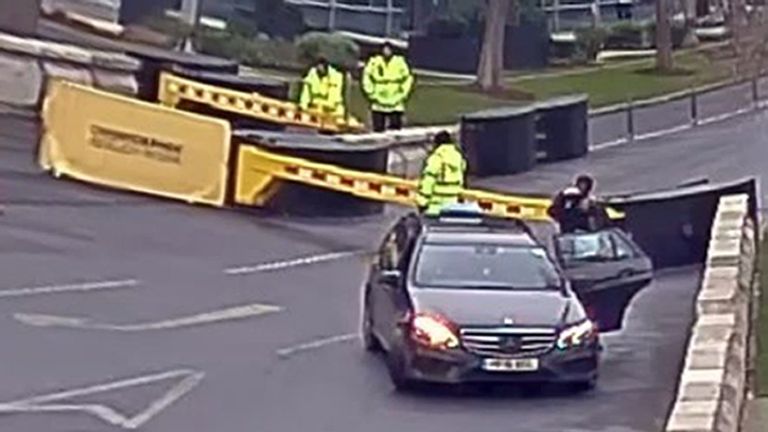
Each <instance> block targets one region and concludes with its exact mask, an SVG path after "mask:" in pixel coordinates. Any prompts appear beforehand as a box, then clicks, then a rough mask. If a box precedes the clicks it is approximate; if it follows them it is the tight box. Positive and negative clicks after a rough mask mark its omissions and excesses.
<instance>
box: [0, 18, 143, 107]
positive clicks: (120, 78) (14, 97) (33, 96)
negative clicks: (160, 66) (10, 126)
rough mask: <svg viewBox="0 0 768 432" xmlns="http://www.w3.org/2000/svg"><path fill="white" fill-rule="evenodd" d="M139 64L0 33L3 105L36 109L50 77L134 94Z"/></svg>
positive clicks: (115, 55) (116, 56)
mask: <svg viewBox="0 0 768 432" xmlns="http://www.w3.org/2000/svg"><path fill="white" fill-rule="evenodd" d="M139 67H140V63H139V61H138V60H136V59H133V58H131V57H128V56H126V55H124V54H119V53H112V52H106V51H98V50H92V49H85V48H81V47H77V46H73V45H66V44H60V43H55V42H49V41H43V40H38V39H31V38H21V37H17V36H13V35H10V34H6V33H0V104H4V105H9V106H12V107H15V108H20V109H35V108H36V107H38V106H39V105H40V103H41V100H42V98H43V97H44V94H45V89H44V87H45V85H46V82H47V81H48V80H49V79H51V78H66V79H68V80H72V81H76V82H79V83H83V84H87V85H93V86H96V87H98V88H101V89H104V90H109V91H113V92H119V93H123V94H128V95H135V94H136V93H137V91H138V83H137V81H136V77H135V75H136V72H137V71H138V70H139Z"/></svg>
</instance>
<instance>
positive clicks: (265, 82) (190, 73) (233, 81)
mask: <svg viewBox="0 0 768 432" xmlns="http://www.w3.org/2000/svg"><path fill="white" fill-rule="evenodd" d="M170 72H172V73H174V74H176V75H178V76H180V77H183V78H189V79H192V80H195V81H199V82H202V83H205V84H210V85H214V86H217V87H223V88H227V89H230V90H236V91H241V92H245V93H259V94H261V95H263V96H267V97H271V98H275V99H281V100H287V99H288V87H289V85H288V82H287V81H280V80H275V79H267V78H260V77H244V76H239V75H236V74H231V73H218V72H210V71H205V70H193V69H187V68H183V67H180V66H173V67H172V68H171V70H170ZM179 108H181V109H183V110H186V111H192V112H196V113H199V114H204V115H209V116H212V117H217V118H221V119H224V120H227V121H229V122H230V124H231V125H232V128H233V129H263V130H268V131H283V130H285V126H284V125H281V124H278V123H274V122H267V121H263V120H257V119H253V118H248V117H246V116H243V115H242V114H238V113H233V112H229V111H224V110H220V109H216V108H213V107H211V106H208V105H205V104H200V103H196V102H191V101H181V103H180V104H179Z"/></svg>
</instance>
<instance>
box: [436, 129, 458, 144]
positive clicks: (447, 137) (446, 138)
mask: <svg viewBox="0 0 768 432" xmlns="http://www.w3.org/2000/svg"><path fill="white" fill-rule="evenodd" d="M434 141H435V144H437V145H442V144H450V143H451V141H453V140H452V139H451V134H450V133H449V132H448V131H440V132H438V133H437V135H435V140H434Z"/></svg>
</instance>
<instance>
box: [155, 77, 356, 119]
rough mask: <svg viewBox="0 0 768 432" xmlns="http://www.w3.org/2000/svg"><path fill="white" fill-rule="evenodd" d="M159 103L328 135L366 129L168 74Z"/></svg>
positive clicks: (266, 99)
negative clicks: (185, 103) (192, 106)
mask: <svg viewBox="0 0 768 432" xmlns="http://www.w3.org/2000/svg"><path fill="white" fill-rule="evenodd" d="M158 99H159V100H160V102H161V103H162V104H163V105H166V106H170V107H176V106H178V105H179V103H180V102H181V101H189V102H196V103H200V104H204V105H207V106H210V107H212V108H216V109H219V110H222V111H227V112H231V113H235V114H240V115H242V116H246V117H252V118H255V119H258V120H264V121H269V122H273V123H278V124H284V125H289V126H301V127H307V128H312V129H317V130H321V131H326V132H335V133H339V132H360V131H363V130H364V129H365V127H364V125H363V124H362V123H360V122H359V121H358V120H356V119H355V118H354V117H352V116H349V117H348V118H345V117H337V116H334V115H331V114H327V113H320V112H314V111H303V110H301V109H300V108H299V106H298V105H296V104H294V103H291V102H286V101H282V100H278V99H273V98H269V97H266V96H262V95H260V94H258V93H246V92H241V91H237V90H230V89H226V88H222V87H217V86H212V85H210V84H204V83H201V82H198V81H194V80H191V79H187V78H182V77H179V76H176V75H173V74H170V73H167V72H163V73H161V74H160V88H159V91H158Z"/></svg>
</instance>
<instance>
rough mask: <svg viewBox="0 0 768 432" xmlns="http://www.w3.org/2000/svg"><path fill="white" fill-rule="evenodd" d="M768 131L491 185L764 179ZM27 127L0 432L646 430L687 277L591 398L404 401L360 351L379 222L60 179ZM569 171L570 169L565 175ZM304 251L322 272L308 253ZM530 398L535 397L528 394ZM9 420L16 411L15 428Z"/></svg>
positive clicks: (1, 172) (11, 155)
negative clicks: (45, 169) (276, 212)
mask: <svg viewBox="0 0 768 432" xmlns="http://www.w3.org/2000/svg"><path fill="white" fill-rule="evenodd" d="M763 124H765V118H764V117H763V116H760V117H749V118H742V119H738V120H732V121H729V122H727V123H725V124H723V125H722V128H719V129H715V128H712V127H704V128H701V129H697V130H695V131H692V132H687V133H685V134H681V135H679V136H675V137H669V138H667V139H664V140H663V141H647V142H644V143H642V144H641V145H637V146H635V147H617V148H613V149H609V150H604V151H602V152H600V153H598V154H595V155H593V156H590V157H589V158H587V159H585V160H583V161H577V162H570V163H565V164H559V165H556V166H555V165H553V166H548V167H544V168H542V169H540V170H537V171H536V172H533V173H529V174H526V175H523V176H516V177H512V178H507V179H495V180H493V181H488V182H486V183H487V184H489V185H492V186H494V187H498V188H502V189H508V188H511V187H514V188H517V189H527V190H536V191H538V192H541V191H543V190H551V187H553V186H554V185H558V186H559V185H560V184H561V183H562V182H564V181H565V176H567V175H569V174H571V173H573V172H576V171H577V170H581V169H586V168H589V169H593V170H594V171H595V172H596V173H597V176H598V180H599V181H601V185H603V187H604V188H605V189H608V190H612V191H620V190H627V189H635V188H637V182H642V184H643V185H645V186H650V187H653V186H663V185H669V184H671V183H675V182H677V181H680V180H684V179H686V178H688V177H690V176H693V175H696V174H699V173H712V174H713V175H714V176H715V177H716V178H718V179H730V178H736V177H740V176H742V175H745V174H754V173H762V172H763V171H764V167H763V166H761V165H763V164H761V160H762V161H764V160H766V159H765V154H764V153H763V152H765V151H768V150H765V149H764V145H763V144H762V143H761V140H762V137H764V136H766V135H765V133H766V131H765V130H764V126H763ZM34 134H35V130H34V128H33V127H31V125H30V124H29V123H26V122H23V121H18V120H10V119H0V152H2V156H3V157H2V158H0V184H2V189H1V192H0V193H2V195H1V196H2V199H3V201H4V202H6V203H7V204H8V205H7V208H6V214H5V215H3V216H1V217H0V227H1V228H0V252H1V253H2V260H0V274H2V275H3V276H2V279H0V282H1V283H0V339H1V340H4V341H5V346H6V349H4V350H2V351H0V364H1V365H3V375H4V377H5V379H4V380H3V386H2V388H0V413H2V412H4V413H8V414H7V415H0V430H13V431H16V432H40V431H50V432H71V431H78V432H96V431H99V432H101V431H109V432H111V431H120V430H127V429H132V428H133V429H138V430H142V431H151V432H155V431H157V432H160V431H163V432H188V431H216V432H240V431H243V432H245V431H248V432H252V431H254V430H259V431H296V430H312V431H333V432H343V431H360V430H365V431H371V432H377V431H382V432H384V431H387V432H389V431H392V430H419V431H441V432H442V431H446V430H474V431H477V432H483V431H499V430H505V429H506V430H512V429H514V430H516V431H552V432H555V431H563V430H568V431H587V430H589V431H605V432H609V431H610V432H619V431H621V432H629V431H638V432H639V431H653V430H658V429H659V428H660V426H661V425H662V424H663V421H664V417H665V415H666V411H667V408H668V406H669V404H670V402H671V400H672V397H673V392H674V388H675V376H676V374H677V370H678V368H679V364H680V361H681V356H682V352H683V344H684V341H685V339H686V329H687V327H688V325H689V324H690V321H691V316H690V312H691V307H690V305H691V302H692V299H693V296H694V293H695V289H696V283H697V278H698V272H697V271H696V269H695V268H687V269H679V270H673V271H669V272H665V273H664V274H663V275H661V276H660V277H659V279H658V281H657V283H655V284H654V285H653V286H652V287H650V288H649V289H647V290H646V291H645V292H644V293H643V294H642V295H641V296H640V297H639V298H638V299H637V301H636V302H635V303H634V304H633V306H632V309H631V312H630V316H629V324H628V327H627V329H626V330H625V331H624V332H623V333H622V334H619V335H616V336H613V337H611V338H609V339H608V351H607V354H606V358H605V364H604V369H603V377H602V381H601V383H600V387H599V388H598V390H597V391H595V392H594V393H592V394H589V395H585V396H582V397H570V396H567V395H563V394H560V393H558V392H557V391H555V390H547V389H545V390H543V391H542V392H540V393H538V394H536V393H534V394H533V395H530V394H527V392H522V393H520V392H518V391H516V390H502V391H499V392H496V393H492V394H472V393H470V394H460V393H458V394H457V393H451V394H448V395H442V394H438V393H436V392H427V393H426V394H417V395H410V396H401V395H396V394H395V393H393V392H392V390H391V388H390V386H389V384H388V381H387V378H386V376H385V373H384V369H383V367H382V365H381V363H380V362H379V361H377V359H375V358H372V357H370V356H368V355H365V354H364V353H363V352H362V350H361V349H360V347H359V343H358V342H357V341H356V340H355V336H354V333H355V332H356V330H357V328H358V320H359V318H358V304H359V286H360V283H361V280H362V278H363V271H364V261H365V256H363V255H360V254H359V253H360V252H366V251H370V250H372V249H373V248H374V247H375V244H376V240H377V239H378V238H379V237H380V235H381V233H382V232H383V230H384V229H385V227H386V225H387V223H388V222H389V221H390V220H391V218H392V217H393V215H392V214H386V215H382V216H378V217H373V218H367V219H361V220H355V221H343V223H342V222H340V221H333V220H328V221H312V222H309V221H303V220H279V219H274V218H269V217H264V216H262V217H256V216H247V215H243V214H237V213H230V212H223V211H217V210H213V209H207V208H195V207H189V206H184V205H181V204H175V203H169V202H165V201H159V200H153V199H148V198H144V197H139V196H135V195H128V194H121V193H116V192H109V191H103V190H99V189H97V188H92V187H87V186H84V185H79V184H74V183H68V182H63V181H55V180H52V179H49V178H47V177H45V176H41V175H40V174H38V173H37V172H36V169H35V168H34V164H33V160H34V158H33V147H34ZM560 171H562V172H563V173H565V174H562V175H561V174H559V172H560ZM307 257H311V259H307ZM529 390H530V389H529ZM11 413H12V414H11Z"/></svg>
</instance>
